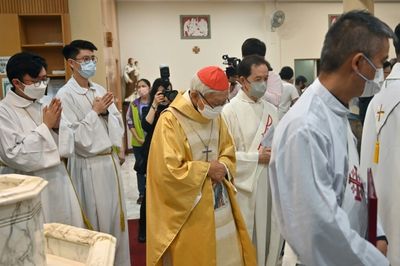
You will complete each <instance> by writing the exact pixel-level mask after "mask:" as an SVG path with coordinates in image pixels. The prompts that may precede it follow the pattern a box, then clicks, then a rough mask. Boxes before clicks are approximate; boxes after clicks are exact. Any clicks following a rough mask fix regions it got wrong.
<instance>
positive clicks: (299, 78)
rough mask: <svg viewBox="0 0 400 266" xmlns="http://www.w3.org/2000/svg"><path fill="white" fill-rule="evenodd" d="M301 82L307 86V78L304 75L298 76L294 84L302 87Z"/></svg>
mask: <svg viewBox="0 0 400 266" xmlns="http://www.w3.org/2000/svg"><path fill="white" fill-rule="evenodd" d="M300 82H301V83H303V84H306V83H307V79H306V77H305V76H302V75H300V76H297V78H296V80H295V82H294V84H296V85H300Z"/></svg>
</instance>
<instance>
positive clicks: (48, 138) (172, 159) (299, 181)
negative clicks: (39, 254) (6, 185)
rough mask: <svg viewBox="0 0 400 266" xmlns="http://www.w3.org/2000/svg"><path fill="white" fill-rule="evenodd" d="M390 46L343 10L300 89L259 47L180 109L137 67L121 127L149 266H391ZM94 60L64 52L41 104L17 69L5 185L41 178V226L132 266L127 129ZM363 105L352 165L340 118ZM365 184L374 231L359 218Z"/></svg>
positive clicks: (300, 79)
mask: <svg viewBox="0 0 400 266" xmlns="http://www.w3.org/2000/svg"><path fill="white" fill-rule="evenodd" d="M391 39H392V40H393V44H394V47H395V51H396V56H397V59H396V60H397V61H396V62H392V64H391V63H388V53H389V47H390V45H391V41H390V40H391ZM399 39H400V24H399V25H397V27H396V29H395V30H394V31H393V30H392V29H390V27H388V26H387V25H386V24H385V23H384V22H382V21H381V20H379V19H378V18H376V17H374V16H372V15H371V14H369V13H368V12H366V11H351V12H348V13H345V14H343V15H342V16H340V18H339V19H338V20H337V21H336V22H335V23H334V24H333V25H332V26H331V27H330V28H329V30H328V32H327V34H326V36H325V40H324V43H323V47H322V51H321V58H320V67H319V69H320V73H319V76H318V77H317V78H316V79H315V80H314V81H313V82H312V83H311V84H310V85H309V86H308V87H306V84H307V82H308V81H307V79H306V78H305V77H304V76H297V77H296V78H294V77H295V76H294V72H293V69H292V68H290V67H288V66H285V67H283V68H282V69H281V70H280V72H279V74H277V73H275V72H274V71H273V68H272V66H271V64H270V63H269V62H268V61H267V60H266V58H265V55H266V45H265V43H264V42H262V41H261V40H258V39H255V38H250V39H247V40H245V41H244V43H243V44H242V47H241V48H242V49H241V51H242V60H241V62H240V64H239V65H238V66H237V69H235V71H236V73H235V75H232V77H230V78H229V79H228V77H227V73H225V72H224V70H222V69H221V68H219V67H217V66H206V67H203V68H201V69H199V70H198V71H197V72H196V73H195V74H194V75H193V77H192V79H191V82H190V87H189V89H188V90H186V91H184V92H181V93H178V94H177V95H176V97H175V98H174V99H171V98H170V97H166V95H168V94H169V93H168V91H171V90H172V84H171V83H170V82H169V81H166V80H164V79H162V78H158V79H156V80H155V81H154V82H153V83H152V84H151V83H150V82H149V81H148V80H147V79H143V78H142V79H139V76H138V68H136V70H135V64H136V67H137V61H134V60H133V59H131V58H130V59H129V62H128V65H129V67H130V68H132V69H129V68H128V66H127V67H126V68H127V69H126V73H125V76H124V77H125V80H126V82H127V84H129V86H131V84H133V87H132V88H130V89H129V91H130V92H132V93H133V92H135V93H137V95H138V97H137V98H136V99H134V100H133V101H132V102H131V103H130V105H129V108H128V111H127V113H126V114H125V115H126V124H127V128H128V129H129V131H130V132H131V135H132V138H131V146H132V147H133V153H134V156H135V166H134V171H135V172H136V175H137V183H138V190H139V198H138V201H137V203H138V204H141V207H140V221H139V234H138V240H139V242H146V247H147V254H146V261H147V265H178V266H179V265H219V266H221V265H235V266H236V265H252V266H253V265H259V266H261V265H263V266H264V265H267V266H276V265H280V264H282V265H285V266H295V265H309V266H311V265H371V266H375V265H389V264H391V265H400V255H399V254H400V229H399V226H398V224H399V222H400V212H399V208H396V205H395V204H394V203H395V202H396V200H397V198H398V192H399V186H398V184H397V183H398V180H397V173H398V171H397V170H398V169H397V168H398V167H397V166H396V165H397V164H396V159H397V153H399V148H398V147H399V146H400V145H398V144H399V143H398V140H397V139H398V138H396V137H395V134H396V132H397V131H396V130H397V128H398V124H399V122H398V121H399V118H398V116H399V113H400V111H399V109H398V108H397V106H398V105H399V103H400V93H399V92H398V90H399V88H400V81H399V80H400V42H399ZM96 50H97V48H96V46H95V45H94V44H93V43H91V42H90V41H85V40H75V41H72V42H71V43H70V44H68V45H66V46H65V47H64V48H63V55H64V57H65V59H66V61H67V63H68V66H69V67H70V68H71V70H72V77H71V78H70V80H69V81H68V82H67V83H66V84H65V85H64V86H63V87H62V88H61V89H60V90H59V91H58V93H57V95H56V97H55V98H54V99H53V100H52V101H51V102H50V104H48V105H45V104H44V103H42V102H41V98H42V97H43V95H44V94H45V90H46V87H47V85H48V83H49V79H48V78H47V72H46V69H47V64H46V62H45V60H44V59H43V58H42V57H40V56H38V55H35V54H31V53H27V52H22V53H18V54H16V55H14V56H12V57H11V58H10V60H9V61H8V64H7V67H6V70H7V76H8V79H9V80H10V82H11V84H12V85H13V88H12V89H11V91H9V92H8V93H7V95H6V96H5V98H4V99H3V100H2V101H1V102H0V121H1V123H2V127H0V135H1V139H0V173H1V174H7V173H22V174H28V175H36V176H41V177H43V178H45V179H46V180H47V181H48V182H49V185H48V187H47V188H46V189H45V190H44V192H43V193H42V208H43V216H44V220H45V222H59V223H65V224H70V225H74V226H77V227H84V228H87V229H90V230H96V231H100V232H105V233H109V234H111V235H113V236H115V237H116V239H117V249H116V255H115V265H131V261H130V255H129V240H128V228H127V217H126V209H125V200H124V195H123V191H124V185H123V182H122V178H121V170H120V164H122V163H123V158H122V153H123V145H122V139H123V135H124V122H123V119H122V115H121V113H120V112H119V111H118V109H117V107H116V106H115V104H114V101H113V99H114V97H113V94H112V93H111V92H109V91H107V90H106V89H105V88H103V87H102V86H100V85H99V84H96V83H94V82H92V81H91V77H93V76H94V75H95V72H96V62H97V57H96V55H95V51H96ZM135 62H136V63H135ZM135 71H136V72H135ZM129 73H133V74H132V75H131V76H129V75H128V74H129ZM294 82H295V83H294ZM361 96H362V97H361ZM364 96H365V97H368V98H369V99H368V104H367V105H366V106H364V107H363V108H364V109H365V112H364V113H365V120H363V125H364V128H363V135H362V144H361V152H360V149H359V148H357V141H361V140H357V138H355V137H354V134H353V132H352V128H351V126H350V123H349V119H350V117H351V116H350V111H349V103H350V102H351V101H352V99H355V98H358V97H361V102H363V101H364V99H362V98H364ZM364 109H363V110H364ZM364 113H362V114H364ZM362 117H364V116H362ZM353 118H354V117H353ZM353 118H352V119H353ZM357 119H359V118H357ZM359 158H361V160H360V159H359ZM368 169H371V170H372V174H373V178H374V183H375V188H376V194H377V197H378V215H377V217H371V215H369V214H368V203H369V202H368V193H367V192H368V188H369V187H370V185H371V184H370V183H368V182H367V172H368ZM132 171H133V170H132ZM371 222H372V224H374V222H375V223H376V224H377V225H376V228H374V230H375V231H376V232H377V233H376V235H374V236H373V237H372V238H371V236H370V235H369V234H368V231H369V229H371V228H370V227H369V224H371Z"/></svg>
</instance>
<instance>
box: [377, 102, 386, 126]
mask: <svg viewBox="0 0 400 266" xmlns="http://www.w3.org/2000/svg"><path fill="white" fill-rule="evenodd" d="M384 113H385V112H384V111H383V110H382V104H381V108H380V110H379V111H378V112H377V113H376V114H377V115H378V122H379V121H380V120H381V115H383V114H384Z"/></svg>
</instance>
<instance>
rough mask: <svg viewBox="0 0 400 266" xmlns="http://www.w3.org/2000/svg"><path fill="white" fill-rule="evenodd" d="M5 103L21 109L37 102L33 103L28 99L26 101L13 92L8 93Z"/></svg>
mask: <svg viewBox="0 0 400 266" xmlns="http://www.w3.org/2000/svg"><path fill="white" fill-rule="evenodd" d="M4 101H6V102H7V103H9V104H11V105H14V106H16V107H20V108H26V107H28V106H30V105H31V104H33V103H34V102H35V101H31V100H28V99H25V98H23V97H21V96H19V95H18V94H16V93H15V92H13V91H12V90H10V91H8V92H7V95H6V97H5V98H4Z"/></svg>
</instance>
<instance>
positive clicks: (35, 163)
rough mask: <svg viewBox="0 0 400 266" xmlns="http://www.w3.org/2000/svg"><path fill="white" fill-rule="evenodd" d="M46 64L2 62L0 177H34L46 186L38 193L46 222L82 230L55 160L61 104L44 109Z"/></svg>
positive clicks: (30, 58)
mask: <svg viewBox="0 0 400 266" xmlns="http://www.w3.org/2000/svg"><path fill="white" fill-rule="evenodd" d="M46 68H47V64H46V62H45V60H44V59H43V58H42V57H40V56H38V55H34V54H31V53H26V52H23V53H18V54H15V55H13V56H12V57H11V58H10V60H9V61H8V63H7V67H6V69H7V77H8V79H9V81H10V83H11V84H12V86H13V87H12V89H11V90H10V91H9V92H8V93H7V95H6V96H5V98H4V99H3V100H2V101H1V102H0V124H1V126H0V136H1V137H0V174H10V173H15V174H25V175H33V176H39V177H42V178H43V179H45V180H46V181H48V185H47V186H46V188H45V189H44V190H43V192H42V193H41V198H42V209H43V216H44V222H45V223H64V224H69V225H73V226H78V227H82V226H83V219H82V216H81V209H80V206H79V203H78V198H77V195H76V193H75V191H74V188H73V186H72V182H71V180H70V178H69V177H68V173H67V171H66V169H65V165H64V164H63V163H62V162H61V161H60V154H59V152H58V147H57V134H56V133H55V131H57V129H58V126H59V119H60V115H61V110H62V108H61V102H60V101H59V100H58V99H53V100H52V101H51V103H50V105H49V106H46V107H43V105H42V103H41V102H40V99H41V98H42V97H43V96H44V94H45V91H46V88H47V85H48V83H49V79H48V77H47V72H46Z"/></svg>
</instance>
